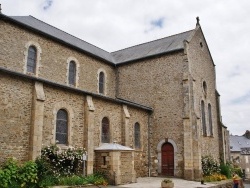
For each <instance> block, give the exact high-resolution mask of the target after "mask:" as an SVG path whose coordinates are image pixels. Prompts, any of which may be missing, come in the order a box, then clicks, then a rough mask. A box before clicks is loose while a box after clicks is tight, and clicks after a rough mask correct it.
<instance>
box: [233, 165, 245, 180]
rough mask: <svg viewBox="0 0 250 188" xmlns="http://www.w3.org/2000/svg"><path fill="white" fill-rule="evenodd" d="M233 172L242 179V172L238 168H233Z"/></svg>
mask: <svg viewBox="0 0 250 188" xmlns="http://www.w3.org/2000/svg"><path fill="white" fill-rule="evenodd" d="M233 172H234V173H236V174H238V175H239V176H240V177H241V178H242V177H243V172H242V170H241V168H240V167H234V168H233Z"/></svg>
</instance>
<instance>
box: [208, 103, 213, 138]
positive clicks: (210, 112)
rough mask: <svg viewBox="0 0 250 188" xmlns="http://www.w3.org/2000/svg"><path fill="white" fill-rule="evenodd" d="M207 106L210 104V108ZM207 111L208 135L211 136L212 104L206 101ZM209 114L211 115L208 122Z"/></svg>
mask: <svg viewBox="0 0 250 188" xmlns="http://www.w3.org/2000/svg"><path fill="white" fill-rule="evenodd" d="M209 106H210V110H209ZM207 108H208V109H207V113H208V125H209V131H208V133H209V135H210V136H211V137H212V136H213V132H214V131H213V113H212V105H211V103H210V102H208V104H207ZM210 116H211V122H210Z"/></svg>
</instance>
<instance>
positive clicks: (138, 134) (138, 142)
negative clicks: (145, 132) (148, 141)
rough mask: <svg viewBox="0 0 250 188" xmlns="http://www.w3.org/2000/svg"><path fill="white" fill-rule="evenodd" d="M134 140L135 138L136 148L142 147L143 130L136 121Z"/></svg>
mask: <svg viewBox="0 0 250 188" xmlns="http://www.w3.org/2000/svg"><path fill="white" fill-rule="evenodd" d="M134 140H135V148H140V147H141V131H140V124H139V123H135V126H134Z"/></svg>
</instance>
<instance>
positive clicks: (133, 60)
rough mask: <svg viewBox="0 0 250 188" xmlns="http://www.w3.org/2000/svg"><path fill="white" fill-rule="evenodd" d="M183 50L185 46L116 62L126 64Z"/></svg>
mask: <svg viewBox="0 0 250 188" xmlns="http://www.w3.org/2000/svg"><path fill="white" fill-rule="evenodd" d="M182 50H184V48H177V49H174V50H170V51H167V52H162V53H158V54H153V55H149V56H143V57H140V58H136V59H131V60H128V61H121V62H115V64H116V65H117V66H119V65H125V64H129V63H133V62H136V61H139V60H144V59H148V58H153V57H156V56H162V55H165V54H170V53H175V52H180V51H182Z"/></svg>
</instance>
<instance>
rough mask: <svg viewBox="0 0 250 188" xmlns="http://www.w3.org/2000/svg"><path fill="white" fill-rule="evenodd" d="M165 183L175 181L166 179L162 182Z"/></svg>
mask: <svg viewBox="0 0 250 188" xmlns="http://www.w3.org/2000/svg"><path fill="white" fill-rule="evenodd" d="M162 181H163V182H164V183H172V182H173V181H172V180H171V179H164V180H162Z"/></svg>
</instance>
